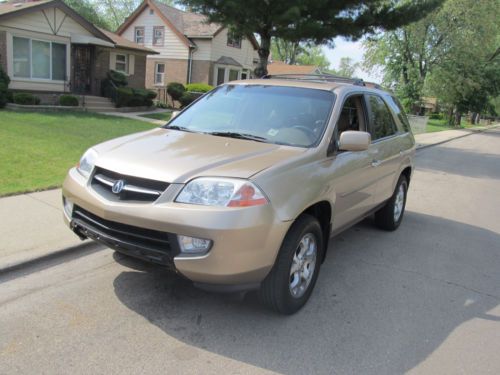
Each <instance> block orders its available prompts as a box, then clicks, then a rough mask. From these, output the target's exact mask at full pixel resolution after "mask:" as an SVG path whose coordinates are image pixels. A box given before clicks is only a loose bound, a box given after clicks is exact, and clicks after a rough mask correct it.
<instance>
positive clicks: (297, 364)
mask: <svg viewBox="0 0 500 375" xmlns="http://www.w3.org/2000/svg"><path fill="white" fill-rule="evenodd" d="M443 233H447V234H450V233H453V236H443V235H442V234H443ZM499 243H500V236H499V234H498V233H495V232H492V231H489V230H485V229H482V228H479V227H474V226H471V225H467V224H463V223H459V222H455V221H450V220H446V219H442V218H438V217H435V216H429V215H424V214H420V213H416V212H407V213H406V216H405V220H404V222H403V225H402V226H401V227H400V228H399V230H398V231H395V232H390V233H388V232H383V231H380V230H377V229H375V228H374V227H373V225H372V223H371V220H370V219H367V220H365V221H363V222H362V223H360V224H358V225H357V226H355V227H353V228H351V229H350V230H348V231H346V232H344V233H343V234H341V235H339V236H337V237H336V238H334V239H333V241H332V243H331V245H330V249H329V253H328V255H327V258H326V260H325V263H324V264H323V265H322V268H321V273H320V276H319V279H318V283H317V285H316V289H315V291H314V293H313V295H312V297H311V299H310V300H309V302H308V304H307V305H306V306H305V307H304V308H303V309H302V310H301V311H299V312H298V313H297V314H295V315H292V316H280V315H277V314H275V313H273V312H271V311H268V310H266V309H265V308H264V307H262V306H261V305H260V303H259V301H258V298H257V296H256V293H250V294H248V295H247V296H246V298H244V300H242V301H239V300H237V299H235V298H231V297H229V296H224V295H217V294H210V293H206V292H203V291H200V290H197V289H195V288H194V287H193V286H192V285H191V283H190V282H188V281H186V280H183V279H182V278H180V277H177V276H174V275H173V274H171V273H169V272H166V271H164V270H163V269H162V268H159V267H154V266H149V265H147V266H145V265H144V264H143V263H141V262H140V261H135V260H132V259H128V258H122V257H120V256H118V257H117V259H118V260H119V261H120V262H122V263H123V264H126V265H128V266H132V267H133V268H134V269H135V270H131V271H126V272H122V273H121V274H119V275H118V276H117V277H116V279H115V280H114V290H115V293H116V296H117V297H118V298H119V300H120V301H121V302H122V303H123V304H124V305H125V306H127V307H128V308H129V309H131V310H132V311H134V312H136V313H137V314H139V315H141V316H143V317H144V318H146V319H147V320H148V321H149V322H151V323H152V324H154V325H156V326H157V327H158V328H160V329H161V330H163V331H164V332H165V334H167V335H169V336H171V337H174V338H176V339H178V340H180V341H182V342H183V343H185V344H187V345H190V346H194V347H197V348H200V349H203V350H207V351H210V352H212V353H216V354H218V355H222V356H225V357H228V358H231V359H234V360H237V361H241V362H244V363H248V364H251V365H254V366H258V367H260V368H264V369H268V370H273V371H277V372H280V373H290V374H303V373H317V374H327V373H328V374H330V373H358V374H359V373H383V374H389V373H402V372H405V371H408V370H410V369H412V368H414V367H415V366H417V365H418V364H419V363H421V362H422V361H424V360H425V359H426V358H427V357H428V356H429V355H430V354H431V353H433V352H434V351H435V350H436V349H437V348H438V347H439V346H440V345H441V344H442V343H443V342H444V341H445V340H446V338H447V337H448V336H449V335H450V333H451V332H452V331H454V330H455V329H457V327H460V326H461V325H462V324H463V323H464V322H467V321H469V320H471V319H487V320H492V321H500V317H498V316H495V315H493V314H491V313H490V310H491V309H493V308H495V307H496V306H497V305H498V304H499V303H500V290H499V289H500V275H499V273H498V269H500V262H499V254H498V244H499Z"/></svg>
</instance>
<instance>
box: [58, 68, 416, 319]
mask: <svg viewBox="0 0 500 375" xmlns="http://www.w3.org/2000/svg"><path fill="white" fill-rule="evenodd" d="M414 154H415V141H414V138H413V136H412V134H411V131H410V128H409V124H408V120H407V119H406V116H405V114H404V112H403V110H402V108H401V105H400V104H399V102H398V101H397V99H396V98H395V97H394V96H393V95H392V94H391V93H388V92H386V91H383V90H381V89H379V88H377V87H375V86H374V85H369V84H365V83H364V82H363V81H361V80H347V79H341V78H336V77H333V76H327V75H307V76H290V75H285V76H270V77H268V78H267V79H258V80H244V81H235V82H230V83H228V84H225V85H222V86H219V87H217V88H216V89H214V90H212V91H211V92H209V93H207V94H205V95H204V96H202V97H201V98H199V99H198V100H197V101H196V102H194V103H193V104H191V105H190V106H189V107H187V108H185V109H184V110H183V111H182V112H180V113H178V114H176V116H174V117H173V118H172V119H171V120H170V122H168V123H167V124H166V125H165V126H163V127H160V128H158V129H155V130H151V131H147V132H143V133H137V134H132V135H128V136H125V137H121V138H117V139H114V140H111V141H108V142H104V143H102V144H99V145H97V146H94V147H92V148H90V149H89V150H88V151H87V152H85V154H84V155H83V156H82V158H81V160H80V162H79V164H78V165H77V166H76V167H75V168H73V169H71V170H70V171H69V173H68V176H67V177H66V180H65V181H64V186H63V204H64V216H65V221H66V223H67V224H68V225H69V227H70V228H71V229H72V230H73V231H74V232H75V233H76V234H77V235H79V236H80V237H81V238H82V239H84V238H90V239H93V240H95V241H98V242H100V243H102V244H104V245H106V246H108V247H110V248H113V249H114V250H116V251H118V252H120V253H124V254H127V255H130V256H133V257H136V258H140V259H143V260H146V261H150V262H154V263H157V264H160V265H163V266H168V267H170V268H171V269H172V270H174V271H175V272H177V273H178V274H180V275H182V276H184V277H186V278H188V279H190V280H192V281H193V283H194V285H196V286H197V287H200V288H203V289H206V290H210V291H220V292H227V291H248V290H252V289H258V290H259V293H260V296H261V299H262V301H263V302H264V303H265V304H266V305H267V306H269V307H271V308H272V309H274V310H276V311H278V312H281V313H284V314H291V313H294V312H295V311H297V310H299V309H300V308H301V307H302V306H303V305H304V304H305V303H306V301H307V300H308V298H309V296H310V295H311V292H312V290H313V288H314V285H315V283H316V280H317V278H318V273H319V269H320V265H321V263H322V262H323V260H324V259H325V255H326V252H327V249H328V241H329V239H330V237H332V236H334V235H335V234H337V233H339V232H340V231H342V230H344V229H346V228H348V227H349V226H352V225H353V224H354V223H356V222H358V221H360V220H362V219H363V218H365V217H366V216H368V215H370V214H373V213H374V214H375V223H376V224H377V225H378V226H379V227H381V228H383V229H386V230H395V229H396V228H397V227H398V226H399V225H400V223H401V221H402V219H403V212H404V209H405V202H406V194H407V191H408V184H409V182H410V178H411V174H412V170H413V157H414Z"/></svg>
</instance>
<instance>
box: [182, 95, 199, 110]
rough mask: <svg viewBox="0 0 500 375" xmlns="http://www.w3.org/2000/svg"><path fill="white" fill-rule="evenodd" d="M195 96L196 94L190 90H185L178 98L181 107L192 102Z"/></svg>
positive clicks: (196, 96)
mask: <svg viewBox="0 0 500 375" xmlns="http://www.w3.org/2000/svg"><path fill="white" fill-rule="evenodd" d="M197 98H198V95H196V94H193V93H191V92H185V93H184V94H182V96H181V97H180V98H179V102H180V103H181V105H182V107H183V108H184V107H186V106H188V105H190V104H191V103H192V102H194V101H195V100H196V99H197Z"/></svg>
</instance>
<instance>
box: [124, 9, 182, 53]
mask: <svg viewBox="0 0 500 375" xmlns="http://www.w3.org/2000/svg"><path fill="white" fill-rule="evenodd" d="M149 10H150V7H147V8H146V9H144V10H143V11H142V13H141V14H140V15H139V16H138V17H137V18H136V19H135V20H134V22H132V23H131V24H130V25H129V26H128V27H127V29H125V30H124V31H123V32H122V33H121V36H123V37H124V38H126V39H128V40H131V41H135V27H144V46H145V47H148V48H151V49H153V50H155V51H156V52H159V53H160V56H161V57H162V58H168V59H176V60H187V59H188V57H189V48H188V46H187V45H186V44H185V43H184V42H183V41H182V40H181V39H180V38H179V36H178V35H177V34H176V33H175V32H174V31H173V30H172V29H171V28H170V27H169V26H168V25H167V24H165V22H164V21H163V19H162V18H161V17H160V16H158V15H157V14H156V12H154V14H149ZM155 26H165V28H164V30H165V32H164V33H165V35H164V37H165V40H164V42H163V46H153V27H155Z"/></svg>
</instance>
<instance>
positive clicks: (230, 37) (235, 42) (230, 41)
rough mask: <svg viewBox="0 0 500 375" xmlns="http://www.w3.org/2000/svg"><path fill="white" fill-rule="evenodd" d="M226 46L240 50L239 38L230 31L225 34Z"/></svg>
mask: <svg viewBox="0 0 500 375" xmlns="http://www.w3.org/2000/svg"><path fill="white" fill-rule="evenodd" d="M227 45H228V46H229V47H234V48H241V37H240V36H237V35H236V34H235V33H234V32H232V31H228V33H227Z"/></svg>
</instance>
